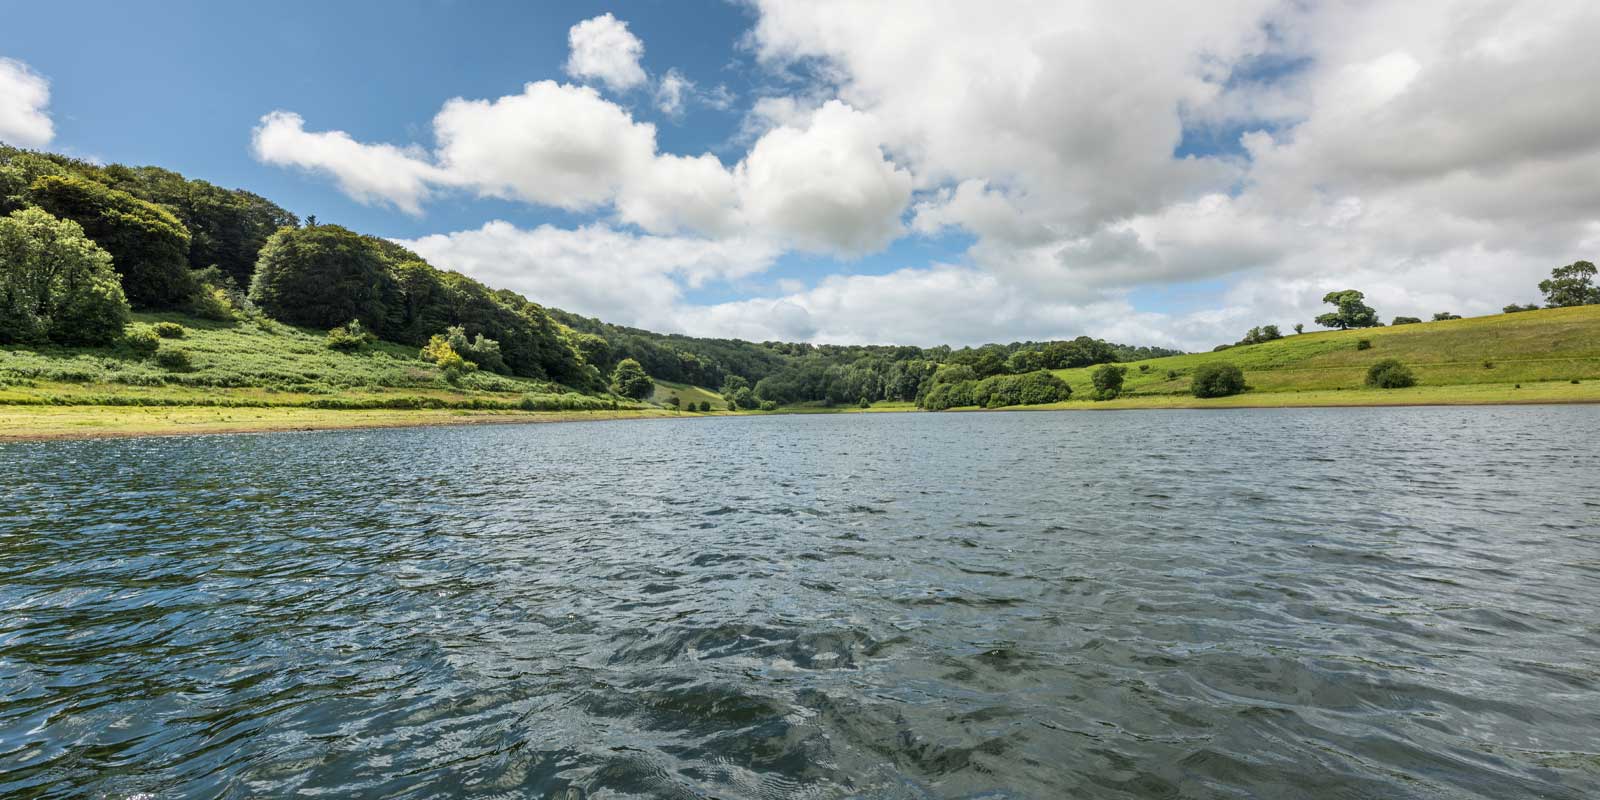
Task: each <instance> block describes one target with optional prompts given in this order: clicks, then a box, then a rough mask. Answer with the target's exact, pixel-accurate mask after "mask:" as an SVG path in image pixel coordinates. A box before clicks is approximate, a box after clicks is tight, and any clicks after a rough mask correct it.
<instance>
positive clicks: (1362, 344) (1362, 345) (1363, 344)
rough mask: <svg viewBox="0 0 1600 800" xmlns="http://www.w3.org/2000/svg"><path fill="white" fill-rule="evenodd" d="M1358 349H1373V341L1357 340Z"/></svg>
mask: <svg viewBox="0 0 1600 800" xmlns="http://www.w3.org/2000/svg"><path fill="white" fill-rule="evenodd" d="M1356 349H1357V350H1371V349H1372V340H1371V339H1360V340H1357V341H1356Z"/></svg>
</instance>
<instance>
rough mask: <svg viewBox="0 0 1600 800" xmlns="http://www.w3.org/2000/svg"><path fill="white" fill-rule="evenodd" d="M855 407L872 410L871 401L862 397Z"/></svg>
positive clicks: (764, 404) (763, 404)
mask: <svg viewBox="0 0 1600 800" xmlns="http://www.w3.org/2000/svg"><path fill="white" fill-rule="evenodd" d="M761 405H762V406H763V407H765V406H766V403H762V404H761ZM856 407H857V408H872V401H871V400H868V399H867V398H865V397H863V398H861V399H860V400H857V401H856Z"/></svg>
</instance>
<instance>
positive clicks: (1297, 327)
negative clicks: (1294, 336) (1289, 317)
mask: <svg viewBox="0 0 1600 800" xmlns="http://www.w3.org/2000/svg"><path fill="white" fill-rule="evenodd" d="M1294 332H1295V333H1305V332H1306V326H1305V323H1303V322H1296V323H1295V324H1294Z"/></svg>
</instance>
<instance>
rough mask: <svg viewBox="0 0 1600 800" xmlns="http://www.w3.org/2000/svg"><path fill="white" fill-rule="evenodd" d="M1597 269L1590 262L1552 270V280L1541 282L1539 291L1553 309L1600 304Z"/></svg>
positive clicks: (1573, 263)
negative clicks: (1596, 276)
mask: <svg viewBox="0 0 1600 800" xmlns="http://www.w3.org/2000/svg"><path fill="white" fill-rule="evenodd" d="M1594 276H1595V267H1594V264H1593V263H1591V262H1588V261H1574V262H1572V263H1571V264H1568V265H1566V266H1564V267H1556V268H1555V269H1553V270H1550V279H1549V280H1543V281H1539V291H1541V292H1544V301H1545V303H1546V304H1548V305H1549V306H1550V307H1551V308H1566V307H1567V306H1587V305H1594V304H1596V303H1600V288H1597V287H1596V286H1595V285H1594Z"/></svg>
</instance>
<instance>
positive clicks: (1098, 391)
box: [1089, 364, 1128, 400]
mask: <svg viewBox="0 0 1600 800" xmlns="http://www.w3.org/2000/svg"><path fill="white" fill-rule="evenodd" d="M1127 374H1128V368H1127V367H1119V366H1116V365H1114V364H1106V365H1104V366H1102V367H1100V368H1099V369H1097V370H1095V371H1094V374H1093V375H1091V376H1089V379H1090V380H1091V381H1093V382H1094V399H1096V400H1111V399H1113V398H1115V397H1116V396H1117V395H1119V394H1122V378H1123V376H1124V375H1127Z"/></svg>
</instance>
